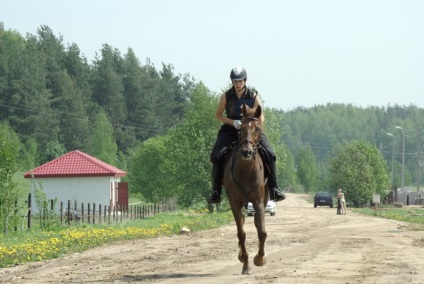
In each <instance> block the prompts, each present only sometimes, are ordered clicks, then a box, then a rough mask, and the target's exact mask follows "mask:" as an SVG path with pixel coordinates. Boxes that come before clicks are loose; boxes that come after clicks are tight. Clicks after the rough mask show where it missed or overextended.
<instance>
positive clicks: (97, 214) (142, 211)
mask: <svg viewBox="0 0 424 284" xmlns="http://www.w3.org/2000/svg"><path fill="white" fill-rule="evenodd" d="M48 210H49V211H50V212H40V214H39V216H40V218H43V216H47V215H50V216H52V215H53V218H56V219H58V221H59V222H60V223H62V224H67V225H70V224H71V223H73V222H83V223H87V224H111V223H118V222H128V221H132V220H136V219H144V218H150V217H153V216H154V215H155V214H158V213H161V212H173V211H175V210H176V206H175V205H171V204H150V205H129V206H121V205H119V204H116V205H115V206H106V205H102V204H95V203H78V202H77V201H75V202H71V201H70V200H68V202H67V203H66V204H64V203H63V202H61V203H60V205H59V208H58V210H57V209H55V206H54V201H53V200H50V204H49V209H48ZM52 213H53V214H52ZM27 216H28V223H27V224H28V228H31V219H32V218H33V217H34V216H32V214H31V194H30V195H29V196H28V214H27Z"/></svg>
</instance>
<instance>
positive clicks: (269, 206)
mask: <svg viewBox="0 0 424 284" xmlns="http://www.w3.org/2000/svg"><path fill="white" fill-rule="evenodd" d="M246 211H247V216H252V215H253V214H255V209H254V208H253V204H252V203H250V202H249V203H248V204H247V210H246ZM275 212H276V207H275V202H274V201H272V200H268V203H267V205H266V208H265V214H267V213H268V214H269V215H271V216H275Z"/></svg>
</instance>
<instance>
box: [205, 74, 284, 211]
mask: <svg viewBox="0 0 424 284" xmlns="http://www.w3.org/2000/svg"><path fill="white" fill-rule="evenodd" d="M230 78H231V81H232V84H233V87H232V88H231V89H229V90H228V91H227V92H225V93H224V94H223V95H222V96H221V99H220V101H219V104H218V107H217V109H216V112H215V117H216V118H217V119H218V120H219V121H221V122H222V123H223V125H222V126H221V128H220V129H219V131H218V137H217V139H216V142H215V145H214V147H213V149H212V152H211V156H210V160H211V162H212V164H213V165H212V191H213V192H212V194H211V195H210V196H209V198H208V201H209V202H210V203H219V202H220V201H221V190H222V175H223V168H224V167H223V159H222V158H223V156H224V154H225V152H226V150H227V149H228V148H229V147H230V146H231V144H232V143H233V142H234V141H237V139H238V130H239V129H240V128H241V118H242V117H241V116H242V111H241V107H242V105H243V104H247V105H248V106H249V107H250V108H253V107H257V106H258V105H261V106H262V103H261V101H260V99H259V97H258V95H257V93H256V91H255V90H252V89H249V88H247V87H246V80H247V73H246V70H245V69H244V68H242V67H235V68H233V69H232V70H231V74H230ZM224 111H225V113H226V116H224V115H223V113H224ZM259 120H260V122H261V123H263V122H264V120H265V117H264V114H263V112H262V115H261V117H260V118H259ZM259 144H260V146H262V148H263V149H265V151H266V154H265V155H262V158H263V159H264V162H265V163H266V164H267V165H268V167H269V169H270V176H269V178H268V187H269V189H270V199H271V200H274V201H281V200H284V199H285V198H286V196H285V194H284V193H283V192H282V191H281V189H279V188H278V186H277V171H276V167H275V161H276V156H275V153H274V151H273V150H272V148H271V145H270V144H269V142H268V140H267V139H266V137H265V135H264V134H263V133H262V134H261V140H260V142H259Z"/></svg>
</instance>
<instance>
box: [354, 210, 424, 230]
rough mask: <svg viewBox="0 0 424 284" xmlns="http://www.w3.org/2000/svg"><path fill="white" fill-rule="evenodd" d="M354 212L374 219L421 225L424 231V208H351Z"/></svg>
mask: <svg viewBox="0 0 424 284" xmlns="http://www.w3.org/2000/svg"><path fill="white" fill-rule="evenodd" d="M352 210H353V211H354V212H357V213H360V214H365V215H369V216H374V217H380V218H386V219H392V220H397V221H402V222H408V223H413V224H419V225H423V228H422V230H424V208H417V207H409V208H408V207H403V208H397V207H393V206H385V207H380V208H378V209H373V208H352Z"/></svg>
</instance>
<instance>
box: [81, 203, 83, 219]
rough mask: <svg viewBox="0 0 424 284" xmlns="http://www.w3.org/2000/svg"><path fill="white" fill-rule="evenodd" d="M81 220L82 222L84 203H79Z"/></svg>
mask: <svg viewBox="0 0 424 284" xmlns="http://www.w3.org/2000/svg"><path fill="white" fill-rule="evenodd" d="M81 222H84V203H81Z"/></svg>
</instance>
